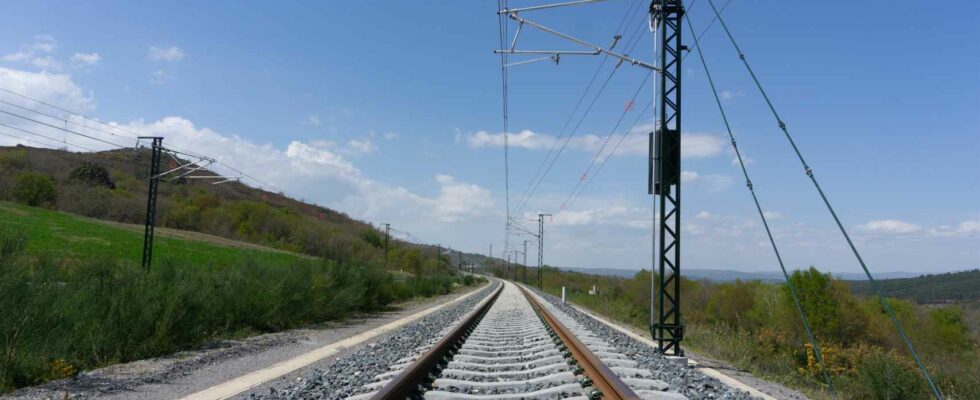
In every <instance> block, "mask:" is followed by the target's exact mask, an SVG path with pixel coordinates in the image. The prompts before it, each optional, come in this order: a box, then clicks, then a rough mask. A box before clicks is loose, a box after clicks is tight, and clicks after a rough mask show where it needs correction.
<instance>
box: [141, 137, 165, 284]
mask: <svg viewBox="0 0 980 400" xmlns="http://www.w3.org/2000/svg"><path fill="white" fill-rule="evenodd" d="M139 139H150V140H151V141H152V143H153V145H152V147H151V150H150V151H151V154H152V156H151V158H150V176H149V187H148V189H147V192H146V221H145V224H144V228H143V269H144V270H146V271H149V270H150V263H151V262H152V261H153V228H154V225H155V224H156V216H157V186H159V185H160V155H161V153H162V151H163V138H162V137H159V136H140V137H139Z"/></svg>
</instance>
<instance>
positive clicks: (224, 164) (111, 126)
mask: <svg viewBox="0 0 980 400" xmlns="http://www.w3.org/2000/svg"><path fill="white" fill-rule="evenodd" d="M0 92H4V93H9V94H11V95H14V96H17V97H20V98H23V99H26V100H30V101H33V102H36V103H38V104H41V105H44V106H47V107H51V108H53V109H56V110H59V111H62V112H65V113H68V114H69V115H73V116H76V117H79V118H82V119H84V120H87V121H91V122H95V123H97V124H100V125H102V126H104V127H107V128H109V129H112V130H117V131H120V132H125V133H126V134H120V135H117V134H113V133H112V132H108V131H106V130H103V129H98V128H94V127H92V126H88V125H85V124H80V123H78V122H75V121H71V120H68V119H66V118H61V117H58V116H54V115H51V114H47V113H44V112H40V111H38V110H33V109H30V108H26V107H23V106H20V105H16V104H12V103H10V102H6V101H2V100H0V103H3V104H8V105H12V106H14V107H17V108H21V109H25V110H28V111H31V112H34V113H37V114H40V115H44V116H46V117H50V118H54V119H57V120H60V121H63V122H65V123H69V124H74V125H78V126H82V127H85V128H87V129H92V130H95V131H98V132H102V133H105V134H108V135H112V136H115V137H124V138H127V139H136V140H137V143H138V140H139V139H138V138H139V136H143V134H140V133H137V132H134V131H132V130H129V129H126V128H124V127H121V126H119V125H116V124H110V123H106V122H103V121H101V120H99V119H96V118H93V117H90V116H87V115H84V114H82V113H79V112H77V111H72V110H70V109H68V108H65V107H61V106H58V105H56V104H52V103H49V102H46V101H43V100H40V99H37V98H34V97H31V96H28V95H25V94H22V93H18V92H15V91H13V90H10V89H7V88H3V87H0ZM8 114H12V115H13V113H8ZM21 118H24V117H21ZM40 123H42V124H44V123H43V122H40ZM45 125H48V126H51V127H53V128H55V129H60V130H63V131H64V130H65V129H64V128H60V127H57V126H52V125H50V124H45ZM76 134H77V133H76ZM130 135H131V136H132V137H129V136H130ZM89 138H90V139H91V138H92V137H89ZM93 140H96V141H101V142H107V141H103V140H101V139H93ZM60 142H62V143H65V142H64V141H60ZM115 146H116V147H127V146H121V145H119V144H115ZM76 147H78V146H76ZM163 149H164V150H165V151H168V152H174V153H177V154H183V155H186V156H189V157H195V158H202V159H208V160H214V161H215V163H216V164H218V165H220V166H222V167H225V168H228V169H230V170H232V171H233V172H235V173H237V174H238V175H241V176H243V177H245V178H248V179H250V180H252V181H253V182H255V183H256V184H257V185H258V186H259V187H266V188H270V189H272V190H274V191H276V192H280V193H284V191H283V190H282V189H281V188H279V187H278V186H276V185H273V184H271V183H269V182H267V181H264V180H262V179H259V178H256V177H255V176H253V175H250V174H247V173H245V172H243V171H242V170H241V169H239V168H237V167H235V166H233V165H231V164H229V163H227V162H224V161H220V160H217V159H215V158H213V157H208V156H206V155H203V154H201V153H197V152H194V151H190V150H185V149H180V148H178V147H174V146H165V147H164V148H163ZM89 151H97V150H93V149H89Z"/></svg>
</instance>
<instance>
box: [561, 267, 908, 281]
mask: <svg viewBox="0 0 980 400" xmlns="http://www.w3.org/2000/svg"><path fill="white" fill-rule="evenodd" d="M563 269H564V270H567V271H574V272H581V273H584V274H595V275H603V276H618V277H623V278H631V277H633V275H635V274H636V272H637V271H636V270H629V269H616V268H563ZM681 274H682V276H684V277H686V278H689V279H707V280H709V281H714V282H731V281H734V280H736V279H740V280H743V281H762V282H782V281H784V280H785V279H784V278H783V273H782V272H780V271H756V272H743V271H735V270H731V269H685V270H683V271H681ZM919 275H920V274H915V273H911V272H902V271H899V272H884V273H880V274H875V275H874V277H875V279H897V278H912V277H916V276H919ZM834 277H835V278H837V279H843V280H848V281H863V280H866V279H867V277H866V276H865V275H864V273H834Z"/></svg>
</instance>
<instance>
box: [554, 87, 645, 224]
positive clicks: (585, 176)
mask: <svg viewBox="0 0 980 400" xmlns="http://www.w3.org/2000/svg"><path fill="white" fill-rule="evenodd" d="M651 75H653V71H649V72H647V73H646V76H644V77H643V81H642V82H640V85H639V87H637V88H636V91H635V92H634V93H633V97H632V98H630V104H632V102H634V101H636V97H637V96H639V95H640V92H641V91H642V90H643V87H644V86H646V83H647V81H648V80H649V79H650V76H651ZM628 112H629V107H624V110H623V113H622V114H620V115H619V118H618V119H617V120H616V124H615V125H613V128H612V129H611V130H610V131H609V135H606V140H604V141H603V142H602V145H601V146H599V150H597V151H596V153H595V157H592V161H590V162H589V165H588V166H587V167H586V168H585V172H583V173H582V177H581V178H580V179H579V180H578V182H577V183H576V184H575V187H573V188H572V191H571V192H570V193H569V194H568V197H566V198H565V201H564V202H562V206H561V208H560V209H559V210H558V211H561V210H563V209H565V206H566V204H567V203H568V201H569V200H570V199H571V198H572V197H573V196H575V193H576V192H577V191H578V189H579V187H580V186H581V185H582V182H584V181H585V180H587V179H588V177H589V173H591V172H592V167H593V166H595V164H596V161H598V160H599V157H600V156H601V155H602V152H603V151H604V150H605V149H606V146H607V145H608V144H609V141H610V140H611V139H612V137H613V136H614V135H615V134H616V130H617V129H619V125H620V124H622V122H623V119H624V118H626V114H627V113H628ZM631 129H632V127H631ZM627 135H629V131H627V132H625V133H624V134H623V136H624V137H625V136H627Z"/></svg>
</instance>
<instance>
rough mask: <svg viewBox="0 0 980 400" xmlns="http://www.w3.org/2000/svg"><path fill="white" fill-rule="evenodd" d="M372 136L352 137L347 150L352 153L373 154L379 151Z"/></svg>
mask: <svg viewBox="0 0 980 400" xmlns="http://www.w3.org/2000/svg"><path fill="white" fill-rule="evenodd" d="M377 150H378V148H377V147H376V146H375V145H374V143H373V142H372V141H371V139H370V138H363V139H351V140H348V141H347V151H348V152H349V153H351V154H371V153H374V152H375V151H377Z"/></svg>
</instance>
